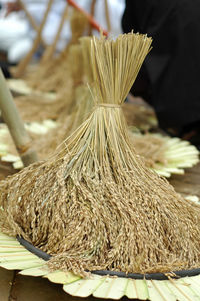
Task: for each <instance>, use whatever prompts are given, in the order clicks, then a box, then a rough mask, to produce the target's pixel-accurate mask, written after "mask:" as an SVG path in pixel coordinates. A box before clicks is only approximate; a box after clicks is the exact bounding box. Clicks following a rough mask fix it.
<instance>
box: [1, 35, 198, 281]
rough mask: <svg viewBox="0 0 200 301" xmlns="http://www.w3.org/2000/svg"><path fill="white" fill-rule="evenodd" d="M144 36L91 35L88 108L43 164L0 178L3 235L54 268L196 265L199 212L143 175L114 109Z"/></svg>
mask: <svg viewBox="0 0 200 301" xmlns="http://www.w3.org/2000/svg"><path fill="white" fill-rule="evenodd" d="M150 45H151V39H150V38H147V37H146V36H145V35H139V34H134V33H130V34H127V35H121V36H119V37H118V38H117V39H116V40H115V41H113V40H105V39H104V38H103V37H101V38H99V39H98V38H93V40H92V41H91V59H92V68H93V76H94V80H95V83H96V84H95V89H94V92H93V94H94V95H93V97H94V101H95V107H94V110H93V112H92V113H91V115H90V117H89V118H88V119H87V120H86V121H85V122H84V123H83V124H82V125H81V126H80V127H79V128H78V129H77V130H76V131H75V132H74V133H73V134H71V136H70V137H69V138H67V140H66V142H65V145H66V146H65V147H63V149H62V150H61V151H60V153H59V154H57V155H56V156H55V157H53V158H52V159H51V160H48V161H46V162H40V163H37V164H34V165H32V166H30V167H28V168H25V169H24V170H22V171H21V172H20V173H18V174H16V175H14V176H12V177H10V178H8V179H7V180H6V181H3V182H1V185H0V191H1V206H2V210H1V229H2V230H3V231H4V232H6V233H9V234H11V235H17V234H18V235H21V236H23V237H24V238H25V239H27V240H29V241H30V242H31V243H32V244H33V245H34V246H36V247H38V248H41V249H42V250H43V251H45V252H47V253H49V254H51V255H52V258H51V259H50V261H49V265H50V266H51V267H52V268H53V269H58V268H59V269H63V270H68V271H73V272H74V273H75V274H78V275H82V276H84V275H87V271H93V270H111V271H122V272H126V273H129V272H134V273H147V272H169V271H173V270H180V269H183V268H184V269H191V268H195V267H198V266H199V265H200V244H199V240H200V226H199V225H200V210H199V206H198V205H196V204H194V203H192V202H189V201H186V200H184V199H182V198H181V196H180V195H179V194H177V193H176V192H175V191H174V189H173V187H172V186H170V184H169V183H168V182H167V181H166V180H164V179H162V178H160V177H159V176H158V175H157V174H155V173H154V172H152V171H150V170H149V169H147V168H146V167H145V166H144V164H143V162H142V160H141V159H140V158H139V156H137V155H136V154H135V152H134V151H133V148H132V144H131V142H130V141H129V134H128V132H127V127H126V123H125V120H124V117H123V113H122V110H121V104H122V103H123V100H124V99H125V97H126V96H127V94H128V92H129V89H130V88H131V86H132V84H133V82H134V80H135V78H136V76H137V74H138V71H139V69H140V66H141V64H142V62H143V61H144V58H145V56H146V54H147V53H148V52H149V49H150Z"/></svg>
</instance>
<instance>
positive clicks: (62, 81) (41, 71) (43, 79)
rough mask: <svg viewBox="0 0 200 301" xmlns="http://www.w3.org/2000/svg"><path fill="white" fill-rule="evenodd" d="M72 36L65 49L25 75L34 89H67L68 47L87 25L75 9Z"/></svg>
mask: <svg viewBox="0 0 200 301" xmlns="http://www.w3.org/2000/svg"><path fill="white" fill-rule="evenodd" d="M70 23H71V31H72V37H71V40H70V42H69V43H68V44H67V46H66V47H65V49H64V50H63V51H62V52H61V53H60V54H59V55H58V56H57V57H55V58H53V59H52V60H51V61H47V62H46V61H45V62H43V61H42V60H41V63H40V64H39V65H38V67H37V68H36V70H34V72H32V73H30V74H29V75H28V77H26V79H27V82H28V83H29V85H30V86H31V87H33V88H34V89H38V90H40V91H56V92H57V91H60V90H63V89H64V90H65V89H67V81H66V78H67V76H68V72H70V67H71V65H69V62H70V60H69V59H68V54H69V49H70V48H71V46H72V45H74V44H77V43H78V39H79V38H80V37H81V36H82V35H83V32H84V30H85V28H86V26H87V25H88V22H87V20H86V18H85V16H83V15H82V14H81V13H79V12H77V11H76V10H75V11H73V14H72V16H71V19H70Z"/></svg>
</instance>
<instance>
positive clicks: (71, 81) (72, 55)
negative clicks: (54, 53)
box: [15, 44, 84, 122]
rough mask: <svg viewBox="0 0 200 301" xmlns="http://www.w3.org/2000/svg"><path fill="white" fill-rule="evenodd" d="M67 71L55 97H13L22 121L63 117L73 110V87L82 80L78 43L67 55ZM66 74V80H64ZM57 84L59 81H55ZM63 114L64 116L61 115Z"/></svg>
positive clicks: (79, 46) (81, 59)
mask: <svg viewBox="0 0 200 301" xmlns="http://www.w3.org/2000/svg"><path fill="white" fill-rule="evenodd" d="M67 62H68V72H67V73H66V74H65V75H64V74H63V77H62V81H63V85H62V86H63V87H64V82H65V83H66V86H65V88H63V89H62V91H59V94H57V97H56V99H50V98H48V97H46V96H45V95H43V96H41V95H37V94H32V95H26V96H19V97H15V103H16V105H17V108H18V109H19V112H20V114H21V116H22V118H23V120H24V121H26V122H30V121H44V120H45V119H53V120H57V119H59V118H61V119H63V118H64V117H66V116H67V115H69V114H70V113H71V112H73V111H74V110H75V101H74V97H75V96H74V95H75V89H76V87H77V86H78V85H80V84H81V83H82V82H83V74H84V72H83V64H82V62H83V57H82V47H81V45H80V44H76V45H72V46H71V47H70V49H69V55H68V60H67ZM66 76H67V80H66ZM57 85H58V86H59V83H58V82H57ZM63 116H64V117H63Z"/></svg>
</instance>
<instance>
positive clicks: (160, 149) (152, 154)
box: [131, 133, 167, 168]
mask: <svg viewBox="0 0 200 301" xmlns="http://www.w3.org/2000/svg"><path fill="white" fill-rule="evenodd" d="M131 138H132V139H133V144H134V147H135V151H136V153H137V154H138V155H140V156H142V157H143V158H144V160H145V164H146V165H147V166H148V167H151V168H154V167H155V164H157V163H161V164H164V165H165V164H167V159H166V158H165V151H166V145H165V144H166V142H165V140H164V139H162V138H160V137H155V136H152V135H151V134H146V135H139V134H132V133H131Z"/></svg>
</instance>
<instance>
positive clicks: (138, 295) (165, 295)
mask: <svg viewBox="0 0 200 301" xmlns="http://www.w3.org/2000/svg"><path fill="white" fill-rule="evenodd" d="M0 266H1V267H3V268H5V269H8V270H20V272H19V274H21V275H27V276H38V277H39V276H40V277H45V278H47V279H48V280H49V281H51V282H54V283H59V284H63V289H64V291H65V292H66V293H68V294H70V295H72V296H78V297H88V296H90V295H93V296H94V297H97V298H106V299H107V298H109V299H120V298H122V297H123V296H126V297H128V298H130V299H139V300H153V301H154V300H155V301H156V300H160V301H161V300H163V301H165V300H170V301H171V300H174V301H175V300H179V301H185V300H191V301H193V300H200V275H198V276H192V277H184V278H180V279H176V280H175V279H169V280H145V279H143V280H138V279H128V278H120V277H108V276H98V275H92V276H91V277H90V278H89V279H81V278H80V277H78V276H76V275H74V274H72V273H70V272H61V271H55V272H51V271H50V270H49V269H48V267H47V265H46V262H45V261H44V260H43V259H40V258H38V257H37V256H36V255H34V254H32V253H31V252H29V251H28V250H26V249H25V248H24V247H23V246H21V245H20V243H19V242H18V241H17V240H16V239H15V238H14V237H9V236H7V235H5V234H2V233H0Z"/></svg>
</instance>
